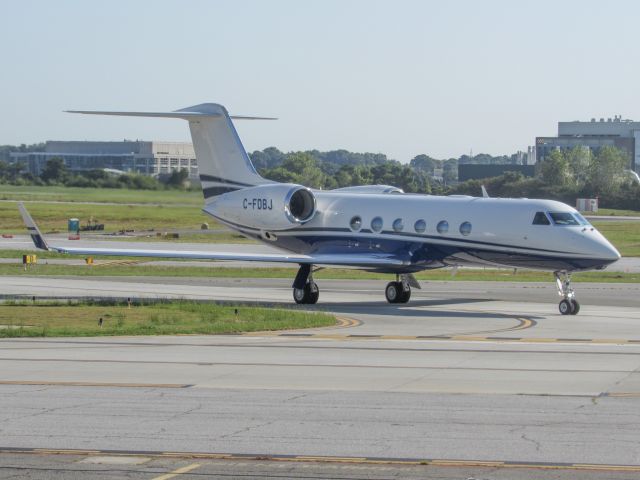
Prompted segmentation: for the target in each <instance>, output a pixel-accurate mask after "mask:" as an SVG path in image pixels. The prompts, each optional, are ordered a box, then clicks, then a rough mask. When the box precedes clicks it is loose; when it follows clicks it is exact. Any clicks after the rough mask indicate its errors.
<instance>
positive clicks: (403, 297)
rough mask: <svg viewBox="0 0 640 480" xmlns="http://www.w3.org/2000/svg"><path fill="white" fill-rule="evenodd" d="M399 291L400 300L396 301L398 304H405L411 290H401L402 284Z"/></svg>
mask: <svg viewBox="0 0 640 480" xmlns="http://www.w3.org/2000/svg"><path fill="white" fill-rule="evenodd" d="M400 289H401V292H402V293H401V294H400V298H399V299H398V303H407V302H408V301H409V299H410V298H411V289H409V290H402V284H400Z"/></svg>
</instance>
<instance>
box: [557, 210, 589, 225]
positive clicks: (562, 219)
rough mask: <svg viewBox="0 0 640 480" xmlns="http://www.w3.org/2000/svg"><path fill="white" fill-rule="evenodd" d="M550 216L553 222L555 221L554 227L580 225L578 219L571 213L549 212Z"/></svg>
mask: <svg viewBox="0 0 640 480" xmlns="http://www.w3.org/2000/svg"><path fill="white" fill-rule="evenodd" d="M549 216H550V217H551V220H553V223H554V225H563V226H568V225H580V222H578V220H577V219H576V217H574V215H573V214H572V213H569V212H549ZM585 221H586V220H585Z"/></svg>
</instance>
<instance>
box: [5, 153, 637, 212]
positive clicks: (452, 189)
mask: <svg viewBox="0 0 640 480" xmlns="http://www.w3.org/2000/svg"><path fill="white" fill-rule="evenodd" d="M29 147H30V146H29ZM29 147H26V146H22V148H23V149H24V148H29ZM249 155H250V157H251V160H252V162H253V164H254V165H255V166H256V168H257V170H258V171H259V173H260V174H261V175H262V176H264V177H265V178H268V179H271V180H275V181H278V182H288V183H299V184H304V185H307V186H309V187H312V188H318V189H324V190H330V189H333V188H341V187H348V186H353V185H375V184H382V185H393V186H396V187H399V188H402V189H403V190H404V191H405V192H408V193H424V194H429V193H430V194H438V195H450V194H468V195H476V196H477V195H480V191H481V190H480V186H481V185H482V184H484V185H485V186H486V187H487V189H488V190H489V193H490V194H491V195H492V196H496V197H528V198H549V199H555V200H559V201H563V202H565V203H569V204H574V203H575V199H576V198H594V197H598V198H599V199H600V205H601V206H603V207H608V208H624V209H633V210H640V186H639V185H638V183H637V182H636V181H635V180H634V178H633V177H632V176H631V175H630V174H629V172H628V169H629V165H630V158H629V156H628V154H627V153H626V152H625V151H624V150H621V149H618V148H615V147H608V146H607V147H602V148H601V149H599V150H598V151H597V152H596V153H594V152H593V151H592V150H590V149H588V148H585V147H575V148H573V149H570V150H559V149H558V150H554V151H552V152H551V153H550V154H549V155H548V156H547V158H545V159H544V161H542V162H539V163H538V164H537V166H536V176H535V177H524V176H523V175H522V174H520V173H515V172H507V173H505V174H504V175H502V176H500V177H495V178H491V179H484V180H469V181H467V182H464V183H457V172H458V165H461V164H466V163H484V164H492V163H494V164H495V163H499V164H509V163H517V156H516V155H511V156H506V155H505V156H498V157H492V156H490V155H486V154H479V155H476V156H474V157H471V156H467V155H463V156H461V157H459V158H457V159H456V158H450V159H445V160H441V159H435V158H432V157H430V156H428V155H424V154H421V155H417V156H415V157H414V158H413V159H411V161H410V162H409V163H408V164H402V163H400V162H398V161H396V160H393V159H389V158H387V156H386V155H384V154H380V153H357V152H349V151H347V150H334V151H328V152H321V151H318V150H308V151H298V152H287V153H285V152H282V151H280V150H279V149H277V148H275V147H269V148H265V149H264V150H257V151H254V152H252V153H250V154H249ZM0 182H2V183H12V184H16V185H27V184H29V185H67V186H76V187H94V188H102V187H104V188H136V189H152V190H157V189H163V188H189V182H188V172H187V171H186V170H181V171H174V172H172V173H171V174H170V175H168V176H163V177H162V180H160V179H158V178H155V177H150V176H146V175H140V174H135V173H128V174H125V175H112V174H109V173H106V172H104V171H102V170H92V171H87V172H80V173H73V172H69V171H68V170H67V168H66V167H65V165H64V161H63V160H62V159H60V158H56V159H51V160H49V161H48V162H47V164H46V166H45V168H44V169H43V170H42V172H41V174H40V175H39V176H34V175H32V174H30V173H28V172H26V169H25V165H24V164H21V163H20V162H18V163H8V162H5V161H2V160H0ZM192 188H198V186H195V185H194V186H192Z"/></svg>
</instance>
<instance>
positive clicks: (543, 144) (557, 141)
mask: <svg viewBox="0 0 640 480" xmlns="http://www.w3.org/2000/svg"><path fill="white" fill-rule="evenodd" d="M639 140H640V122H634V121H633V120H623V119H622V117H621V116H615V117H614V118H608V119H607V120H606V121H605V119H604V118H601V119H600V120H599V121H596V119H595V118H592V119H591V121H590V122H579V121H575V122H558V136H557V137H536V150H535V151H536V161H538V162H540V161H544V158H545V157H546V156H547V155H549V154H550V153H551V152H552V151H553V150H554V149H556V148H560V149H563V150H564V149H570V148H573V147H576V146H583V147H588V148H590V149H591V150H594V151H597V150H598V149H599V148H601V147H604V146H606V145H609V146H613V147H618V148H620V149H622V150H624V151H626V152H628V154H629V158H630V160H631V167H630V168H631V169H632V170H636V166H640V141H639Z"/></svg>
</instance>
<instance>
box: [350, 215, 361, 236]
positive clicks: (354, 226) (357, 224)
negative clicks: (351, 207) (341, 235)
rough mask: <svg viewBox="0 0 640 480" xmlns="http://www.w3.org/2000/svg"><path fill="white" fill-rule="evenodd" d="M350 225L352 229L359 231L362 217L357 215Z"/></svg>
mask: <svg viewBox="0 0 640 480" xmlns="http://www.w3.org/2000/svg"><path fill="white" fill-rule="evenodd" d="M349 226H350V227H351V230H353V231H354V232H357V231H358V230H360V227H362V219H361V218H360V217H358V216H357V215H356V216H355V217H353V218H352V219H351V221H350V222H349Z"/></svg>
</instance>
